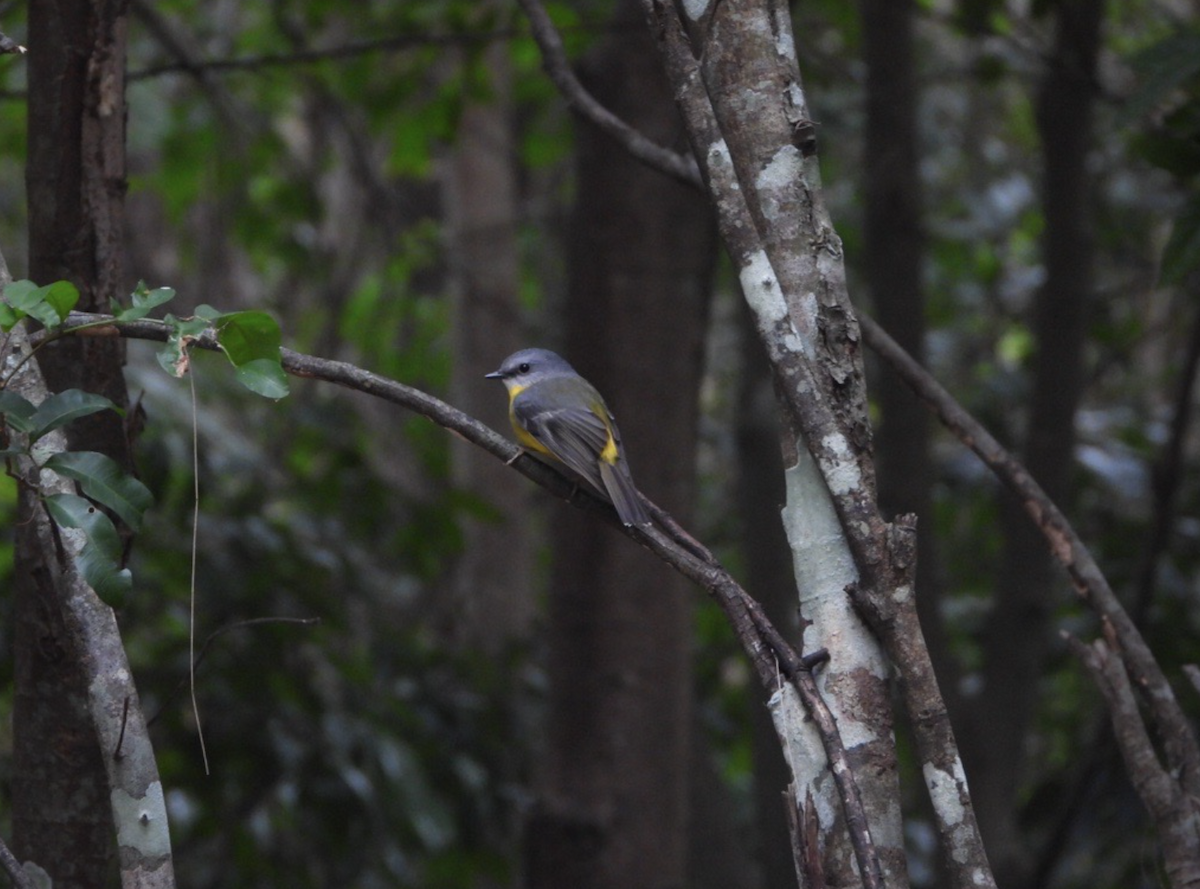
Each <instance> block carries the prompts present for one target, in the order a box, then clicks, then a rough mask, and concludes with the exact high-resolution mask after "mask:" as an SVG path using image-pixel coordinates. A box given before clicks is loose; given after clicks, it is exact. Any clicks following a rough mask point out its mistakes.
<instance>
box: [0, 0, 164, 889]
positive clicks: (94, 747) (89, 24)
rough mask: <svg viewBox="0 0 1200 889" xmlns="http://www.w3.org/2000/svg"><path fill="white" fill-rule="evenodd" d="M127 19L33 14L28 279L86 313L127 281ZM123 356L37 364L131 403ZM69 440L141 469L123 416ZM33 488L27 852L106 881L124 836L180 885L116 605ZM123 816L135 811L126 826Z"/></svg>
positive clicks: (89, 353)
mask: <svg viewBox="0 0 1200 889" xmlns="http://www.w3.org/2000/svg"><path fill="white" fill-rule="evenodd" d="M124 13H125V4H123V3H121V2H118V0H63V2H54V3H51V2H47V0H37V2H33V3H31V4H30V8H29V47H30V52H29V105H28V113H29V160H28V165H27V168H26V181H27V187H28V200H29V256H30V271H29V274H30V277H31V278H32V279H33V280H35V281H37V282H38V283H42V284H45V283H50V282H52V281H55V280H59V279H67V280H70V281H72V282H73V283H74V284H75V285H76V286H78V288H79V290H80V294H81V298H80V301H79V304H78V308H80V309H82V310H84V311H106V310H107V309H108V306H109V303H110V300H111V299H113V298H115V297H117V296H118V295H120V294H121V293H122V291H123V289H124V285H125V283H126V282H125V281H124V277H125V273H124V266H123V257H124V246H123V242H122V241H123V221H122V220H123V217H122V202H123V198H124V194H125V97H124V65H125V27H126V22H125V14H124ZM123 355H124V352H123V347H122V345H121V341H120V340H119V339H118V338H115V337H78V338H76V337H68V338H65V339H63V340H59V341H57V342H54V343H52V344H51V345H50V346H49V347H47V348H44V349H42V350H40V351H39V353H38V359H39V364H40V365H41V369H42V372H43V374H44V376H45V378H46V383H47V384H48V387H49V389H50V391H61V390H62V389H65V388H71V387H76V388H82V389H86V390H88V391H91V392H97V393H100V394H102V395H105V396H107V397H108V398H110V399H112V400H113V401H114V402H116V403H117V404H125V403H126V394H125V381H124V376H123V373H122V364H123ZM28 376H29V378H30V384H29V385H30V387H31V388H30V390H29V391H30V393H31V396H32V397H35V398H41V397H44V393H45V391H46V387H45V386H44V385H43V383H42V380H41V375H36V374H32V373H30V374H28ZM69 439H70V441H71V446H72V447H73V448H85V449H87V450H94V451H101V452H104V453H106V454H108V455H109V456H111V457H113V458H114V459H116V460H118V461H119V462H121V463H123V464H125V465H129V457H128V441H127V439H128V427H127V426H126V425H125V424H124V423H123V422H122V420H121V418H120V417H118V416H117V415H115V414H113V413H112V412H107V411H106V412H102V413H100V414H95V415H93V416H92V417H89V418H86V419H85V420H84V421H81V422H77V423H75V424H73V425H72V427H71V429H70V430H69ZM35 477H36V476H35ZM71 489H72V490H73V487H72V488H71ZM22 493H23V496H22V498H21V513H22V514H21V517H20V521H19V522H18V540H17V554H18V555H17V566H18V570H17V578H16V588H15V596H16V606H15V609H14V610H15V617H16V626H15V630H14V635H15V644H14V656H15V660H16V677H17V687H16V691H15V703H14V712H13V761H14V762H13V771H14V774H15V778H14V782H13V785H14V786H13V845H14V851H15V852H16V854H17V855H18V857H20V858H22V859H27V860H32V861H34V862H35V863H37V864H38V865H40V866H41V867H43V868H44V869H45V870H46V871H47V872H48V873H49V874H50V876H51V877H52V878H53V880H54V885H55V886H56V887H91V886H105V885H109V884H110V882H111V876H112V875H111V870H112V865H113V862H114V857H113V855H112V850H113V839H114V833H115V834H116V835H117V837H118V839H119V845H120V856H119V857H120V863H119V867H120V870H121V879H122V883H123V885H125V886H133V885H153V886H169V885H172V884H173V876H172V868H171V865H170V847H169V839H168V835H167V829H166V811H165V807H164V806H163V804H162V799H163V795H162V787H161V784H159V783H158V776H157V769H156V767H155V765H154V759H153V753H152V751H151V750H150V747H149V741H148V738H147V737H146V734H145V724H144V722H143V720H142V715H141V712H140V710H139V709H138V703H137V697H136V691H135V690H134V689H133V686H132V681H131V679H130V676H129V665H128V663H127V661H126V660H125V657H124V650H123V648H122V646H121V641H120V636H119V634H118V631H117V626H116V621H115V619H114V617H113V613H112V610H111V609H109V608H108V607H107V606H105V605H103V604H102V603H100V602H99V600H98V599H96V597H95V594H94V593H93V592H92V591H91V590H90V589H88V588H87V587H86V586H84V585H82V584H81V583H80V582H79V581H78V578H77V576H75V575H74V572H73V569H70V568H67V569H63V568H62V564H61V558H60V557H61V555H62V552H63V546H62V544H61V542H59V541H57V539H56V538H55V536H54V535H53V534H52V533H51V532H50V531H49V530H48V523H47V522H45V521H44V520H43V519H44V515H43V512H42V507H41V505H40V503H39V501H38V500H37V498H36V497H33V496H25V495H26V494H27V493H28V491H27V489H24V488H23V489H22ZM123 710H124V712H123ZM127 729H128V732H127V731H126V730H127ZM118 732H119V734H120V737H121V738H122V743H121V745H120V755H119V756H114V755H113V753H114V751H116V750H117V747H118V745H117V743H116V738H117V737H118ZM133 807H137V808H136V811H135V810H134V809H133ZM114 811H115V812H120V811H124V812H125V814H126V815H127V816H128V818H122V819H120V821H119V823H115V822H114V818H113V814H112V813H113V812H114ZM130 818H132V819H133V821H130V820H129V819H130ZM148 833H150V834H153V836H152V837H151V838H150V842H148V843H144V842H143V840H144V839H146V836H145V835H146V834H148Z"/></svg>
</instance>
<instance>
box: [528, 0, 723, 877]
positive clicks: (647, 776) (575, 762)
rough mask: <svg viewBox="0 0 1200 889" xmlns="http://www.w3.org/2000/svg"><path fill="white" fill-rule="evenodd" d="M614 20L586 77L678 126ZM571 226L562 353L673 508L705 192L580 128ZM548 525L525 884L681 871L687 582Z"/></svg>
mask: <svg viewBox="0 0 1200 889" xmlns="http://www.w3.org/2000/svg"><path fill="white" fill-rule="evenodd" d="M616 25H617V27H616V29H615V30H614V33H616V34H619V37H616V38H614V39H611V40H609V41H607V42H606V43H605V44H604V45H603V46H602V47H601V49H600V50H599V51H598V52H597V53H596V54H595V55H594V56H593V57H592V58H591V59H589V64H588V65H587V71H586V72H585V74H584V79H585V80H587V82H588V85H589V87H590V88H591V90H592V92H593V94H594V95H595V96H596V97H597V98H598V99H599V100H600V101H601V102H602V103H604V104H605V105H606V106H607V107H608V108H610V109H611V110H613V111H614V112H615V113H617V114H618V115H619V116H621V117H622V118H623V119H625V120H626V121H628V122H629V123H631V124H633V125H634V126H635V127H637V128H638V129H640V130H641V131H642V132H644V133H646V134H647V135H648V136H650V138H651V139H653V140H655V141H657V142H659V143H668V144H669V143H672V142H677V141H678V138H679V135H680V131H679V124H678V122H677V118H676V116H675V114H674V111H673V108H672V102H671V94H670V92H669V91H668V89H667V87H666V85H665V83H664V81H663V77H662V73H661V70H660V69H659V67H658V62H657V60H656V58H655V54H654V51H653V48H652V46H651V45H650V42H649V40H648V38H647V37H646V36H645V33H644V30H643V29H641V28H640V27H639V25H640V16H638V14H637V13H636V10H635V9H634V8H633V7H632V6H631V4H629V3H622V4H621V5H620V6H619V9H618V12H617V15H616ZM589 75H590V76H589ZM570 238H571V240H570V245H569V263H570V284H569V286H570V294H569V302H568V314H567V327H566V348H565V352H566V355H567V357H568V358H569V359H570V360H572V361H573V362H574V363H575V366H576V368H577V369H578V370H579V372H580V373H581V374H583V375H584V376H585V377H587V378H588V379H590V380H591V381H592V382H593V383H594V384H595V385H596V386H597V388H599V389H600V391H601V392H602V393H604V395H605V398H606V400H607V401H608V403H609V407H610V408H611V409H612V410H613V412H614V413H615V415H616V417H617V422H618V423H619V424H620V428H621V433H622V436H623V439H624V446H625V448H626V449H627V452H628V455H629V460H630V465H631V468H632V471H633V476H634V479H635V480H636V481H637V483H638V485H639V487H641V488H642V490H644V491H645V492H646V493H647V494H648V495H649V496H650V497H651V498H652V499H654V500H655V501H657V502H659V503H661V504H662V505H663V506H664V507H665V508H666V509H668V510H669V511H671V512H672V513H673V514H674V515H676V516H678V517H679V518H680V519H681V520H683V521H684V522H685V523H686V519H687V515H688V512H689V510H690V505H691V500H692V490H693V455H694V452H695V438H696V424H697V406H696V395H695V393H696V391H697V388H698V383H699V379H700V373H701V368H702V359H703V334H704V324H705V315H706V306H707V298H708V292H709V282H710V275H711V270H712V261H713V257H714V253H715V249H716V247H715V237H714V231H713V227H712V223H711V215H710V211H709V208H708V207H707V205H706V204H705V202H704V201H703V199H702V198H701V197H700V196H698V195H697V194H695V193H694V192H691V191H689V190H687V189H686V188H685V187H683V186H681V185H679V184H678V183H676V182H673V181H670V180H668V179H666V178H664V177H663V176H661V175H660V174H657V173H654V172H651V171H649V170H647V169H645V168H644V167H642V166H641V165H640V164H638V163H637V162H636V161H634V160H632V159H631V158H630V157H629V156H628V154H627V153H626V152H625V151H624V150H623V149H622V148H620V147H618V146H617V145H616V144H614V143H613V142H611V141H610V140H609V139H608V138H607V137H605V136H602V135H601V134H599V133H598V132H597V131H595V130H594V129H592V128H591V127H581V129H580V139H579V168H578V195H577V198H576V210H575V213H574V218H573V220H572V230H571V235H570ZM554 526H555V531H556V533H555V535H554V544H555V555H554V565H553V569H552V580H551V591H550V628H549V639H550V652H549V671H550V702H549V717H548V719H549V731H548V749H547V751H546V757H545V768H544V774H543V775H542V777H541V782H540V784H541V787H540V800H539V807H538V811H537V813H536V814H535V816H534V817H533V819H532V820H531V823H530V826H529V855H530V860H529V881H530V885H531V886H534V887H538V889H541V887H555V889H558V887H563V886H571V887H573V889H589V887H606V889H614V887H621V889H649V887H662V886H683V885H687V884H688V874H687V870H686V864H687V862H686V857H687V826H688V785H687V775H688V763H689V750H688V747H689V738H690V735H691V731H690V729H691V723H690V719H691V715H690V714H691V685H690V666H689V664H690V650H689V635H690V634H689V630H690V626H689V620H690V613H691V608H690V605H689V599H690V597H691V595H693V593H692V590H691V589H690V588H689V587H688V585H687V584H686V583H684V582H681V581H680V579H679V578H678V577H677V576H674V575H673V574H672V573H671V572H670V571H667V570H666V569H665V566H663V565H661V564H655V563H654V561H653V560H652V559H650V558H649V557H648V555H647V554H646V553H644V552H642V551H641V550H639V549H638V548H636V547H632V546H630V545H629V541H628V540H627V539H625V538H624V537H621V536H619V535H617V534H614V533H613V532H612V531H610V530H608V529H606V528H603V527H601V526H599V525H598V524H597V523H596V522H595V520H594V519H593V518H590V517H587V516H584V515H583V514H581V513H579V512H578V511H576V510H567V511H562V510H558V511H556V512H555V514H554Z"/></svg>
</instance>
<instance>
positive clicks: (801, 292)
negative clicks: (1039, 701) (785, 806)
mask: <svg viewBox="0 0 1200 889" xmlns="http://www.w3.org/2000/svg"><path fill="white" fill-rule="evenodd" d="M644 3H645V5H646V9H647V13H648V16H649V19H650V26H651V28H652V30H653V32H654V33H655V34H656V35H657V36H658V38H659V40H660V48H661V50H662V53H663V57H664V60H665V63H666V66H667V70H668V74H669V76H670V77H671V80H672V82H673V83H674V85H675V88H676V98H677V101H678V102H679V104H680V107H681V109H682V111H683V114H684V118H685V121H686V123H687V125H688V130H689V136H690V138H691V140H692V144H693V150H694V151H695V153H696V156H697V157H698V158H699V159H700V164H701V169H702V171H703V173H704V176H705V180H706V183H707V184H708V186H709V190H710V192H711V194H712V196H713V199H714V202H715V203H716V206H717V210H718V219H719V224H720V228H721V233H722V237H723V239H724V241H725V245H726V247H727V249H728V250H729V252H730V254H731V256H732V257H733V260H734V262H735V263H736V265H737V268H738V270H739V277H740V280H741V284H742V289H743V292H744V295H745V297H746V300H747V303H748V304H749V305H750V307H751V309H752V311H753V313H754V316H755V320H756V325H757V327H758V331H759V334H760V337H761V338H762V340H763V343H764V346H765V347H766V350H767V353H768V357H769V359H770V361H771V363H772V366H773V369H774V373H775V376H776V379H777V381H778V383H779V388H780V392H781V394H782V397H783V399H784V402H785V405H786V408H787V411H786V412H787V414H788V417H787V420H788V423H789V424H790V425H791V426H792V429H791V431H792V438H793V440H794V441H795V442H796V447H797V450H798V451H800V455H799V456H797V457H793V458H792V459H790V460H786V461H785V462H787V463H788V464H789V465H790V468H789V469H788V486H789V498H788V504H787V507H786V508H785V510H784V524H785V526H786V527H787V528H788V531H789V538H790V540H791V542H792V545H793V548H794V558H795V562H796V566H797V569H796V573H797V583H798V586H799V588H800V594H801V598H802V602H803V611H804V619H805V620H806V621H808V622H811V623H810V624H809V625H808V626H807V628H806V631H805V644H806V647H812V646H821V647H825V648H827V649H828V650H829V652H830V656H831V660H830V663H829V665H828V666H827V667H826V671H825V674H824V675H823V677H822V682H823V688H824V690H825V691H826V693H827V697H828V700H829V702H830V706H831V708H832V709H834V711H835V714H836V716H837V718H838V723H839V727H840V729H841V732H842V734H843V735H844V736H845V739H846V746H847V749H848V750H849V752H850V754H851V761H852V762H853V764H854V767H855V771H856V775H857V776H858V778H859V782H860V784H861V786H862V796H863V800H864V804H865V808H866V813H867V818H868V822H869V827H870V831H871V835H872V839H873V840H874V842H875V845H876V848H877V849H878V851H879V858H880V861H881V863H882V865H883V868H884V872H885V879H886V880H887V882H888V883H889V884H891V885H904V884H905V883H906V882H907V877H906V873H905V863H904V852H903V845H902V821H901V813H900V807H899V788H898V783H897V776H896V770H895V769H896V761H895V748H894V741H893V737H892V721H891V711H890V707H889V698H888V692H887V684H886V667H885V663H886V662H885V660H884V657H883V654H882V652H881V648H880V642H879V641H878V640H882V642H883V644H884V645H885V646H886V648H887V651H888V653H889V655H891V658H892V661H893V663H895V665H896V667H897V669H898V670H899V672H900V675H901V680H902V688H903V689H904V691H905V701H906V704H907V705H908V706H909V708H910V710H911V711H912V712H913V721H914V723H915V724H918V726H919V731H921V732H922V733H923V736H922V739H921V741H920V744H921V748H922V755H923V758H924V760H925V762H926V763H927V764H928V768H927V772H928V775H927V777H928V779H929V780H928V782H927V784H928V786H929V789H930V793H931V797H932V798H933V799H934V804H935V810H936V811H937V814H938V820H939V828H940V833H941V837H942V841H943V845H944V852H945V853H946V859H947V862H948V864H949V866H950V869H951V875H952V880H953V882H954V884H955V885H960V886H989V885H993V883H992V877H991V873H990V870H989V869H988V866H987V861H986V857H985V856H984V854H983V850H982V845H981V843H980V841H979V836H978V831H977V828H976V825H975V820H974V814H973V812H972V810H971V805H970V797H969V794H968V792H967V788H966V782H965V778H964V777H963V774H962V767H961V765H960V764H959V760H958V755H957V748H956V747H955V745H954V741H953V735H952V733H951V731H950V729H949V723H948V721H947V720H946V716H945V708H944V705H943V704H942V701H941V697H940V695H939V693H938V690H937V684H936V680H935V679H934V678H933V674H932V669H931V666H930V663H929V658H928V653H927V652H926V651H925V649H924V644H923V640H922V638H921V633H920V627H919V624H918V622H917V621H916V613H915V607H914V603H915V595H914V590H915V582H914V579H913V577H914V573H915V569H914V566H915V552H914V548H913V546H912V537H913V522H912V521H911V520H906V521H904V522H898V523H897V525H896V526H891V525H888V524H887V523H886V522H884V521H883V518H882V516H881V515H880V513H879V510H878V506H877V504H876V500H875V481H874V469H873V465H872V463H871V454H870V445H871V434H870V428H869V425H868V423H867V419H866V396H865V390H864V385H863V378H862V370H861V357H860V355H859V329H858V324H857V321H856V319H855V317H854V314H853V311H852V309H851V307H850V303H849V298H848V295H847V292H846V284H845V272H844V266H843V260H842V252H841V243H840V240H839V239H838V237H837V235H836V233H835V232H834V231H833V228H832V225H831V224H830V221H829V218H828V215H827V213H826V211H825V209H824V207H823V204H822V201H821V195H820V183H819V180H818V176H817V166H816V161H815V158H814V157H812V154H813V152H814V147H813V144H812V139H811V132H812V124H811V122H810V121H808V119H807V112H806V109H805V103H804V96H803V91H802V89H801V87H800V80H799V74H798V67H797V64H796V57H795V47H794V43H793V40H792V37H791V33H790V20H789V17H788V14H787V11H786V8H785V7H784V6H783V5H782V4H780V5H779V6H770V5H765V4H763V3H755V2H752V0H723V2H722V3H720V4H717V5H715V6H713V7H708V6H704V7H700V6H696V7H690V6H689V7H685V8H686V9H687V10H688V14H689V15H690V16H692V21H690V22H688V23H687V24H686V25H685V23H683V22H682V21H681V20H680V19H679V17H678V9H677V7H676V6H675V5H672V4H667V3H663V2H656V0H644ZM685 32H686V33H685ZM689 35H690V36H689ZM698 59H703V62H700V61H698ZM860 612H861V614H862V615H864V616H866V617H867V618H868V619H869V620H870V621H871V628H872V630H873V632H870V631H868V630H867V628H866V626H865V625H864V624H863V623H862V622H861V621H860V619H859V616H858V615H859V613H860ZM787 694H789V693H784V697H786V695H787ZM792 712H793V708H791V707H788V706H786V700H781V701H779V702H778V703H777V704H776V705H775V713H776V716H777V720H778V724H779V730H780V735H781V737H782V739H783V741H784V744H785V747H786V748H787V749H788V750H789V758H790V760H791V763H792V767H793V769H796V770H798V774H797V777H798V779H799V780H798V783H797V786H796V796H797V803H798V805H802V804H803V801H804V800H805V799H806V798H807V796H808V794H809V793H811V794H812V801H813V802H812V806H813V809H814V810H815V812H816V815H817V817H818V820H819V822H820V832H821V835H820V838H819V843H818V845H819V847H820V849H821V854H822V858H823V861H822V869H823V871H824V873H825V878H826V879H828V880H829V881H830V883H831V884H848V883H850V882H854V881H856V877H855V874H854V872H853V867H852V863H851V856H850V855H849V854H848V851H847V845H846V841H845V833H844V831H843V830H842V825H841V824H840V822H839V820H838V817H837V816H838V814H839V810H838V802H837V800H836V799H835V798H834V796H833V794H832V792H831V784H832V782H830V781H828V780H824V778H825V775H824V773H823V772H822V771H821V769H822V765H821V764H822V763H823V762H824V758H823V752H822V750H821V749H820V746H819V745H818V744H816V743H815V742H814V739H813V735H812V733H811V732H810V731H808V730H807V729H806V728H805V727H803V726H796V725H794V724H792V723H793V718H792V717H791V716H789V714H790V713H792Z"/></svg>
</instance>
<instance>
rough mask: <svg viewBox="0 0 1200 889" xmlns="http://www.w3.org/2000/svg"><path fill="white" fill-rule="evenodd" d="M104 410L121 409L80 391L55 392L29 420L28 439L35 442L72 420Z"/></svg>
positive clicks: (93, 394) (105, 400)
mask: <svg viewBox="0 0 1200 889" xmlns="http://www.w3.org/2000/svg"><path fill="white" fill-rule="evenodd" d="M104 410H114V411H116V412H117V413H121V409H120V408H118V407H117V406H116V405H115V404H113V403H112V402H111V401H109V400H108V399H107V398H105V397H104V396H103V395H96V394H95V393H92V392H84V391H83V390H82V389H67V390H66V391H64V392H57V393H55V394H54V395H51V396H50V397H49V398H47V399H46V400H45V401H43V402H42V403H41V404H40V405H38V409H37V411H35V412H34V414H33V416H31V417H30V418H29V430H28V432H29V437H30V438H31V439H32V440H34V441H37V439H39V438H41V437H42V436H43V435H45V434H46V433H47V432H50V431H52V430H54V429H57V428H59V427H60V426H65V425H66V424H67V423H70V422H71V421H72V420H76V419H78V418H79V417H86V416H88V415H89V414H95V413H99V412H100V411H104Z"/></svg>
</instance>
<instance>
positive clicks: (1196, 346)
mask: <svg viewBox="0 0 1200 889" xmlns="http://www.w3.org/2000/svg"><path fill="white" fill-rule="evenodd" d="M1197 367H1200V312H1197V313H1195V316H1194V317H1193V318H1192V329H1191V333H1190V335H1189V336H1188V344H1187V349H1186V351H1185V353H1184V359H1183V367H1182V368H1180V370H1179V384H1178V389H1177V390H1176V392H1175V405H1174V410H1173V411H1172V416H1171V433H1170V436H1169V437H1168V439H1167V443H1166V445H1165V446H1164V447H1163V450H1162V454H1160V455H1159V458H1158V462H1157V463H1156V464H1155V466H1154V475H1153V479H1154V506H1153V511H1152V512H1151V515H1152V516H1153V519H1152V521H1153V523H1154V524H1153V527H1152V528H1151V530H1150V539H1149V540H1148V541H1147V543H1146V545H1145V547H1144V548H1143V551H1142V552H1143V557H1142V559H1143V560H1142V567H1141V571H1140V572H1139V579H1138V586H1137V598H1136V599H1135V601H1134V606H1133V619H1134V622H1135V623H1137V624H1138V625H1139V626H1140V625H1142V624H1144V623H1145V620H1146V614H1147V613H1148V612H1149V610H1150V604H1151V603H1152V602H1153V601H1154V587H1155V581H1156V578H1157V574H1158V562H1159V558H1160V557H1161V556H1162V554H1163V552H1165V551H1166V549H1167V546H1168V544H1169V543H1170V540H1171V529H1172V528H1173V527H1174V524H1175V500H1176V495H1177V494H1178V492H1179V484H1180V481H1181V480H1182V478H1183V443H1184V439H1185V438H1186V436H1187V431H1188V429H1189V428H1190V426H1191V419H1192V411H1193V404H1192V402H1193V398H1192V395H1193V393H1194V392H1195V390H1196V371H1197Z"/></svg>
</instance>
